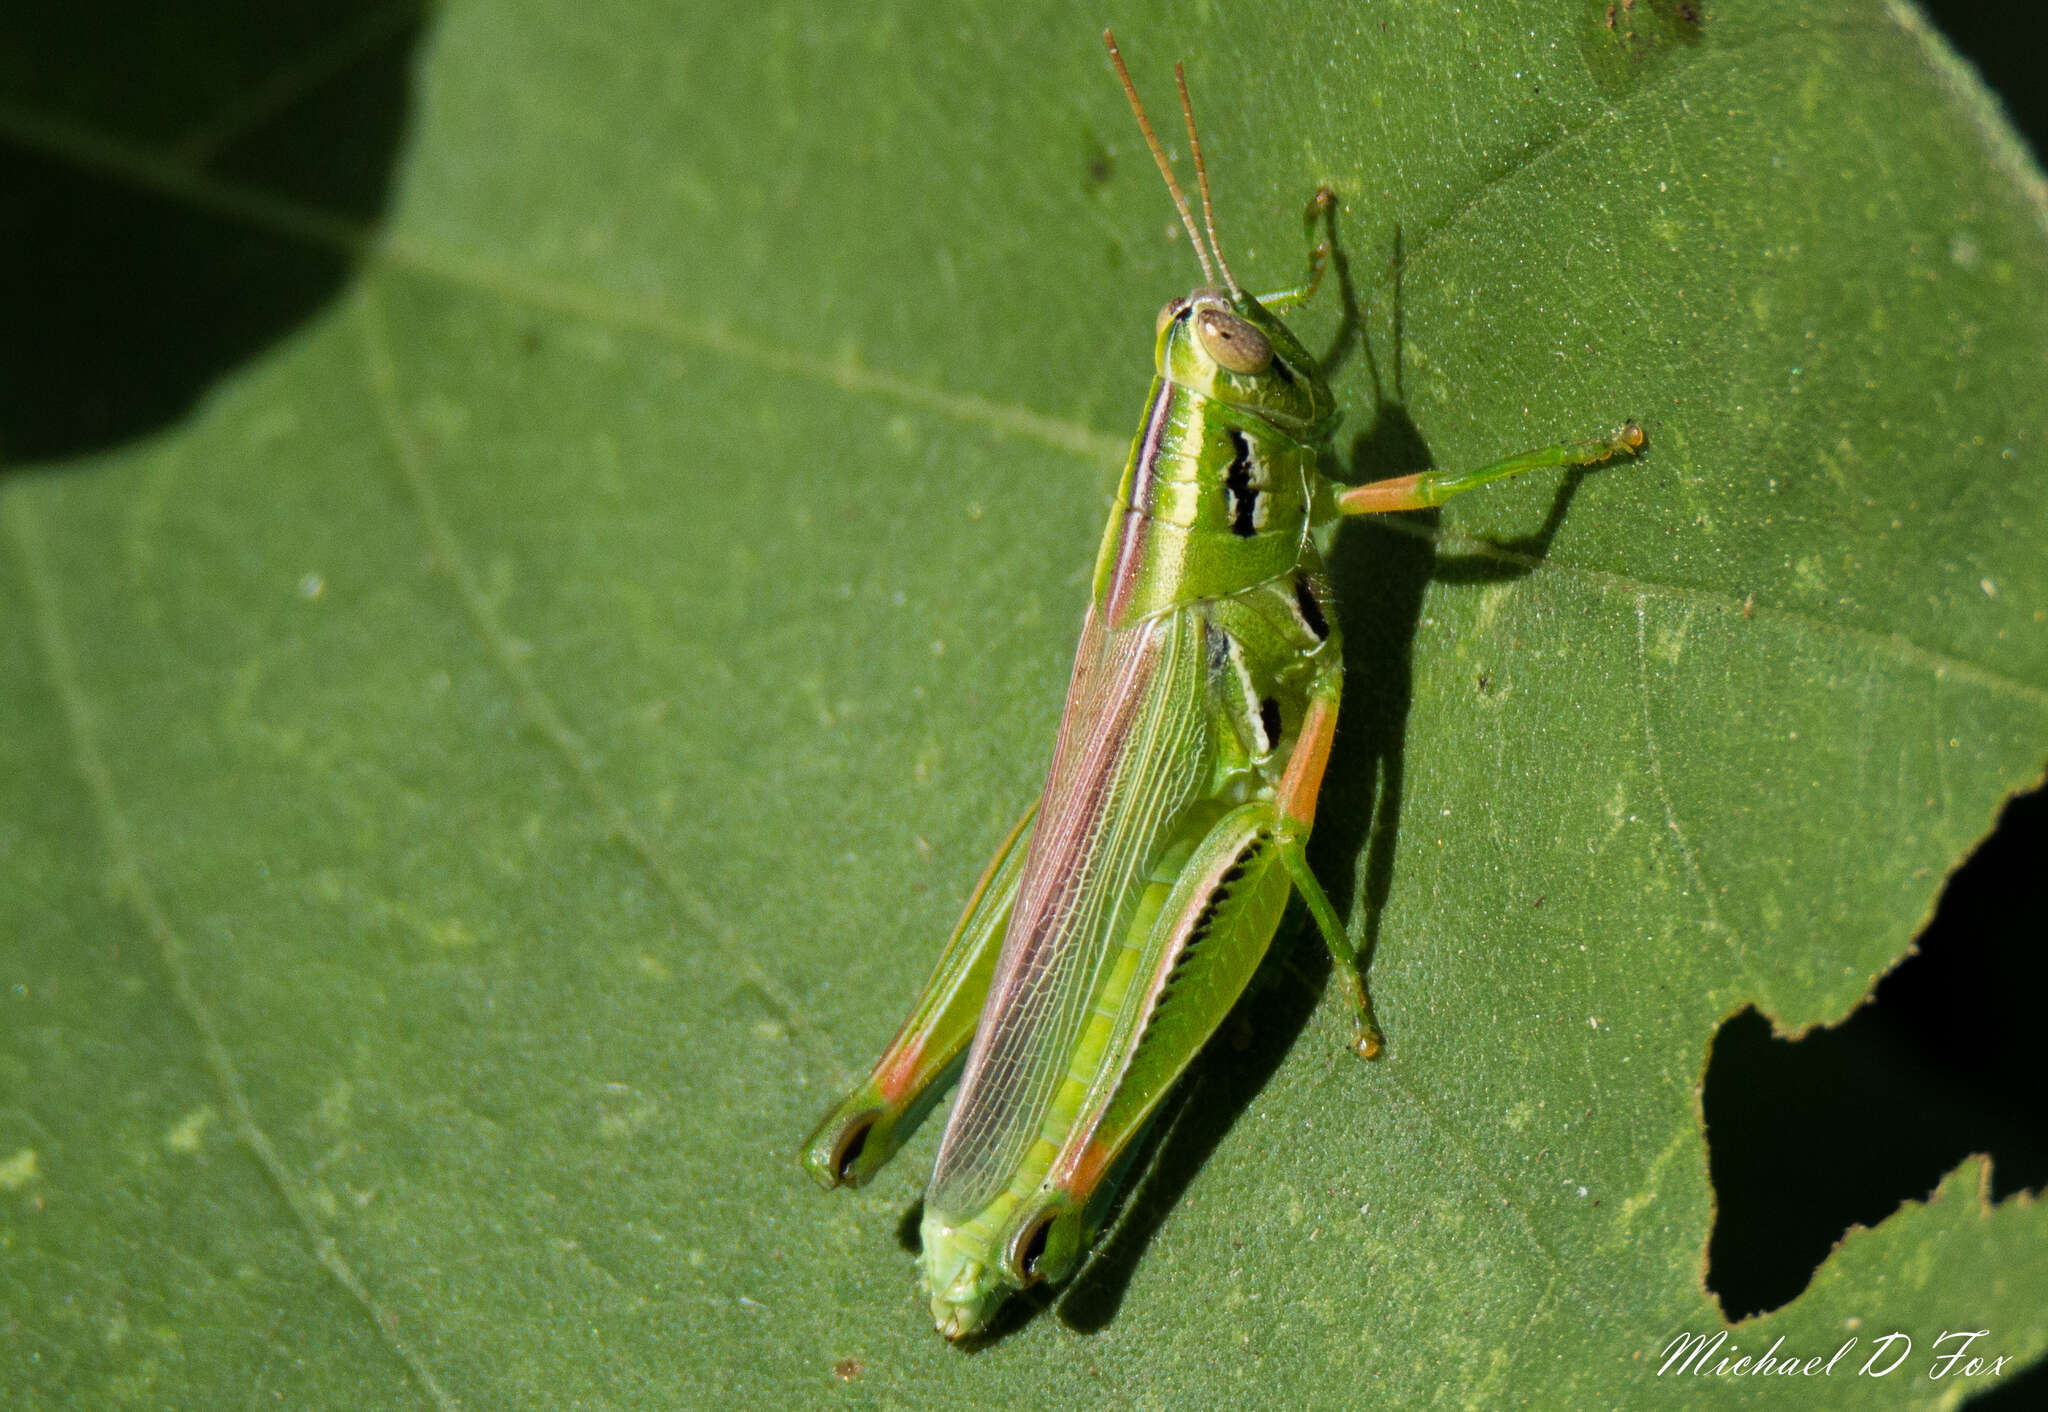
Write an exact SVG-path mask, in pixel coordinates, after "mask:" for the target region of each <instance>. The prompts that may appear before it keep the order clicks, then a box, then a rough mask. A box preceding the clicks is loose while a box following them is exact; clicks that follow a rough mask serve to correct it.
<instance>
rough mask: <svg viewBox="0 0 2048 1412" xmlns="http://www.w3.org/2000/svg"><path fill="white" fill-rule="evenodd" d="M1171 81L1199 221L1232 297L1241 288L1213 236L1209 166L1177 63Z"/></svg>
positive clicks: (1239, 291)
mask: <svg viewBox="0 0 2048 1412" xmlns="http://www.w3.org/2000/svg"><path fill="white" fill-rule="evenodd" d="M1173 81H1174V83H1175V84H1177V85H1178V86H1179V88H1180V115H1181V117H1182V118H1184V119H1186V121H1187V125H1188V146H1189V147H1190V148H1191V149H1193V152H1194V157H1195V181H1196V182H1197V183H1198V184H1199V185H1200V186H1201V188H1202V224H1203V225H1204V226H1206V227H1208V230H1209V248H1210V249H1211V250H1213V251H1214V252H1215V253H1216V264H1217V265H1218V267H1219V268H1221V269H1222V271H1223V282H1224V283H1225V284H1227V285H1229V286H1230V297H1231V298H1233V299H1235V298H1238V297H1239V296H1241V295H1242V294H1243V293H1244V291H1243V290H1241V289H1239V288H1238V287H1237V276H1236V275H1234V274H1232V273H1231V272H1230V264H1229V262H1228V261H1226V260H1225V259H1224V258H1223V242H1222V241H1220V240H1218V239H1217V238H1216V212H1215V210H1214V208H1212V207H1211V206H1210V205H1209V165H1208V163H1206V162H1204V161H1203V160H1202V139H1201V137H1200V136H1199V135H1198V134H1197V133H1196V132H1195V105H1194V104H1192V103H1190V102H1189V101H1188V76H1187V74H1186V73H1185V72H1183V71H1182V69H1181V66H1180V65H1179V64H1175V65H1174V66H1173Z"/></svg>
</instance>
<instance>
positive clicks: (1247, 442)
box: [1223, 427, 1264, 539]
mask: <svg viewBox="0 0 2048 1412" xmlns="http://www.w3.org/2000/svg"><path fill="white" fill-rule="evenodd" d="M1229 436H1230V449H1231V451H1232V452H1233V453H1234V454H1233V455H1232V456H1231V458H1230V469H1229V470H1227V471H1225V472H1224V473H1223V508H1224V510H1225V511H1226V512H1227V513H1228V514H1229V516H1230V532H1231V533H1232V534H1234V535H1236V536H1238V537H1239V538H1240V539H1249V538H1250V537H1251V536H1252V535H1253V534H1255V533H1257V532H1258V528H1259V521H1260V520H1261V519H1263V518H1264V517H1263V516H1261V515H1260V514H1259V491H1258V487H1256V486H1254V485H1253V484H1252V443H1251V438H1250V437H1248V436H1246V435H1245V434H1244V433H1243V432H1241V431H1239V430H1238V429H1237V428H1236V427H1232V428H1231V429H1230V432H1229Z"/></svg>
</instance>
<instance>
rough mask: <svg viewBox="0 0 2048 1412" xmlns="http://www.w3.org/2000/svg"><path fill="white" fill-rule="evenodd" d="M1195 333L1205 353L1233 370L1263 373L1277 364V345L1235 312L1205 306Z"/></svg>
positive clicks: (1196, 319) (1198, 319)
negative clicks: (1274, 346) (1271, 342)
mask: <svg viewBox="0 0 2048 1412" xmlns="http://www.w3.org/2000/svg"><path fill="white" fill-rule="evenodd" d="M1195 336H1196V337H1197V338H1199V339H1201V340H1202V350H1203V351H1204V352H1206V353H1207V354H1208V355H1209V356H1210V357H1211V358H1214V359H1215V360H1216V361H1217V362H1218V363H1220V364H1222V365H1223V367H1224V368H1226V369H1228V370H1229V371H1231V372H1233V373H1241V374H1245V375H1249V374H1252V373H1263V372H1264V371H1266V369H1268V368H1270V367H1272V366H1273V345H1272V344H1270V343H1268V342H1267V341H1266V335H1264V334H1263V333H1260V332H1259V331H1258V330H1257V329H1255V328H1253V327H1252V326H1251V325H1250V324H1248V323H1246V322H1245V321H1244V320H1243V319H1240V318H1239V317H1238V316H1237V315H1235V314H1227V313H1225V312H1224V311H1223V310H1221V309H1204V310H1203V311H1202V312H1201V313H1200V314H1198V315H1196V316H1195Z"/></svg>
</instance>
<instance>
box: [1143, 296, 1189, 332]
mask: <svg viewBox="0 0 2048 1412" xmlns="http://www.w3.org/2000/svg"><path fill="white" fill-rule="evenodd" d="M1187 311H1188V299H1187V296H1186V295H1185V294H1183V295H1181V296H1180V297H1179V298H1178V299H1169V300H1167V301H1166V307H1165V308H1164V309H1161V310H1160V311H1159V322H1158V323H1157V324H1155V325H1154V326H1153V328H1152V336H1153V337H1154V338H1157V337H1159V335H1160V334H1162V333H1165V332H1166V326H1167V325H1168V324H1170V323H1172V322H1173V321H1174V320H1175V319H1177V318H1179V317H1180V316H1181V315H1182V314H1185V313H1186V312H1187Z"/></svg>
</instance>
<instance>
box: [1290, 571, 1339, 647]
mask: <svg viewBox="0 0 2048 1412" xmlns="http://www.w3.org/2000/svg"><path fill="white" fill-rule="evenodd" d="M1294 611H1295V612H1297V613H1299V614H1301V625H1302V626H1303V627H1305V628H1307V629H1308V630H1309V631H1310V632H1312V633H1314V634H1315V638H1316V641H1317V642H1324V641H1327V640H1328V639H1329V636H1330V620H1329V619H1328V618H1325V617H1324V616H1323V605H1322V604H1321V603H1319V602H1317V601H1316V591H1315V589H1313V588H1311V587H1310V586H1309V581H1308V578H1307V576H1306V575H1303V574H1296V575H1295V576H1294Z"/></svg>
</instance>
